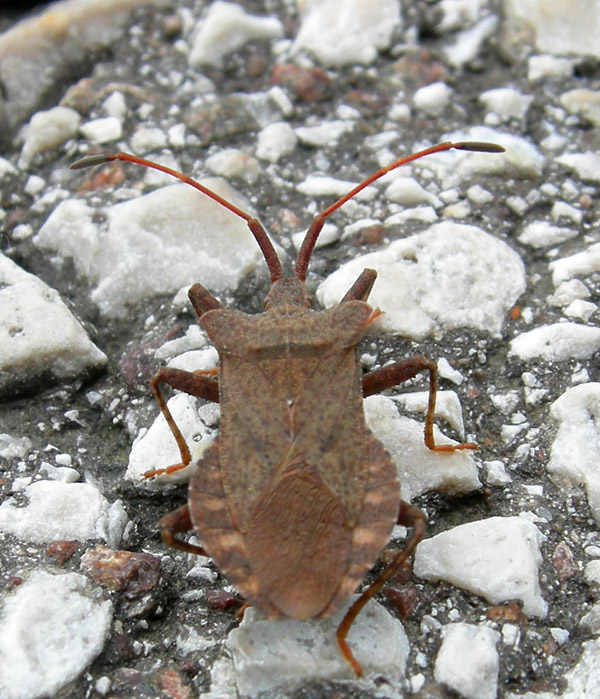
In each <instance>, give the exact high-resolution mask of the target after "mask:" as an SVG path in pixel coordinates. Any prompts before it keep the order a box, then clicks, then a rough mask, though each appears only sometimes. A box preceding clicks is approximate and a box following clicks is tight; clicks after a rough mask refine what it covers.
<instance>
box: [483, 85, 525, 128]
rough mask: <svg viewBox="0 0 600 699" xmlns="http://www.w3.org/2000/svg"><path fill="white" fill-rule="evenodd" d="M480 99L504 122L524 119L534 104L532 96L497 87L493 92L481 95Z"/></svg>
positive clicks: (488, 91) (487, 91)
mask: <svg viewBox="0 0 600 699" xmlns="http://www.w3.org/2000/svg"><path fill="white" fill-rule="evenodd" d="M479 99H480V101H481V102H483V104H484V106H485V108H486V109H487V110H488V111H490V112H494V114H497V115H498V116H499V117H500V119H501V120H502V121H510V119H519V120H522V119H524V118H525V116H526V114H527V110H528V109H529V106H530V105H531V103H532V102H533V97H532V96H531V95H524V94H523V93H522V92H519V91H518V90H515V89H513V88H510V87H497V88H494V89H493V90H486V91H485V92H482V93H481V95H479Z"/></svg>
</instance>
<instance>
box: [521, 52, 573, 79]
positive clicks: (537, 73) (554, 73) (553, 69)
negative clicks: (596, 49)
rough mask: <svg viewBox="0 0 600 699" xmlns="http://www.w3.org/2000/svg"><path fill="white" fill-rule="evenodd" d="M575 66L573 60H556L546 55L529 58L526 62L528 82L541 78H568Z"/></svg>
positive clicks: (554, 57)
mask: <svg viewBox="0 0 600 699" xmlns="http://www.w3.org/2000/svg"><path fill="white" fill-rule="evenodd" d="M576 64H577V60H576V59H575V58H557V57H556V56H549V55H546V54H542V55H539V54H538V55H536V56H531V57H530V58H529V59H528V61H527V77H528V78H529V80H541V79H543V78H569V77H570V76H571V75H572V74H573V68H574V67H575V65H576Z"/></svg>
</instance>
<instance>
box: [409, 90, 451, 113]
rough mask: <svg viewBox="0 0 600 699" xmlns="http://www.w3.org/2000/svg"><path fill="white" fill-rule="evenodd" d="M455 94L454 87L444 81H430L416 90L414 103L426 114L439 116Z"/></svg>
mask: <svg viewBox="0 0 600 699" xmlns="http://www.w3.org/2000/svg"><path fill="white" fill-rule="evenodd" d="M453 94H454V91H453V90H452V88H451V87H450V86H448V85H446V83H444V82H435V83H430V84H429V85H425V86H424V87H420V88H419V89H418V90H417V91H416V92H415V94H414V95H413V103H414V105H415V107H416V108H417V109H421V110H423V111H424V112H425V113H426V114H429V115H430V116H438V115H439V114H441V113H442V112H443V111H444V109H445V108H446V107H447V106H448V104H449V102H450V99H451V98H452V95H453Z"/></svg>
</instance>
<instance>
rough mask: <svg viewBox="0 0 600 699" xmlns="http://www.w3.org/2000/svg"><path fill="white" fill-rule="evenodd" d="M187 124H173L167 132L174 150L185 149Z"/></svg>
mask: <svg viewBox="0 0 600 699" xmlns="http://www.w3.org/2000/svg"><path fill="white" fill-rule="evenodd" d="M185 132H186V128H185V124H173V126H170V127H169V129H168V130H167V141H168V142H169V145H170V146H171V147H173V148H184V147H185Z"/></svg>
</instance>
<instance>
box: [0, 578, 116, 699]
mask: <svg viewBox="0 0 600 699" xmlns="http://www.w3.org/2000/svg"><path fill="white" fill-rule="evenodd" d="M98 593H99V591H98V590H91V589H90V585H89V581H88V579H87V578H86V577H85V576H84V575H79V574H78V573H64V574H62V575H52V574H50V573H48V572H46V571H43V570H36V571H33V572H31V573H30V574H29V576H28V577H27V579H26V580H25V582H24V583H23V584H22V585H20V586H19V587H17V588H15V589H14V590H13V591H12V592H10V593H5V594H4V603H3V608H2V612H0V614H1V617H0V695H1V696H2V697H3V698H4V699H36V697H41V696H56V693H57V692H58V690H60V689H61V688H62V687H64V686H65V685H66V684H68V683H69V682H70V681H71V680H74V679H75V678H76V677H77V676H78V675H79V674H80V673H81V672H83V671H84V670H85V668H86V667H87V666H88V665H89V664H90V663H91V662H92V661H93V660H94V659H95V658H96V657H97V656H98V655H99V654H100V652H101V651H102V648H103V647H104V643H105V641H106V639H107V638H108V635H109V632H110V625H111V621H112V603H111V602H110V601H108V600H103V599H102V596H101V595H100V594H98Z"/></svg>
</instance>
